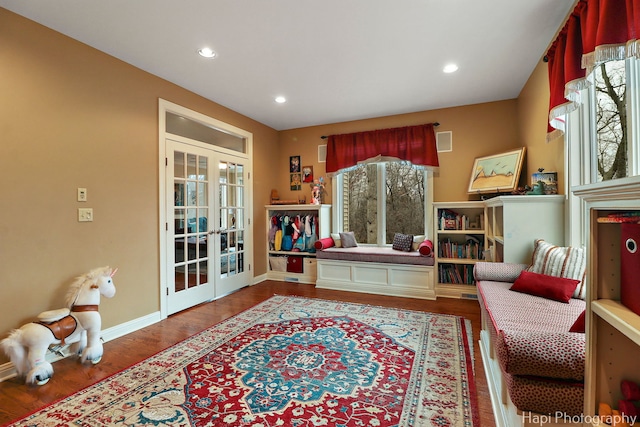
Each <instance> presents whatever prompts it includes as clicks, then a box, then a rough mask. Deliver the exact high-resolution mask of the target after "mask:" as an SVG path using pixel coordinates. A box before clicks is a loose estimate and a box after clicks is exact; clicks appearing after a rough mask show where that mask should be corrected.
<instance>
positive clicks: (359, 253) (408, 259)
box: [316, 246, 434, 266]
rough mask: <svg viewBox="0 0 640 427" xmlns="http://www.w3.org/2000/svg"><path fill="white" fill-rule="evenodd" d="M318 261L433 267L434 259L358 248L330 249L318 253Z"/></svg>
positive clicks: (399, 252)
mask: <svg viewBox="0 0 640 427" xmlns="http://www.w3.org/2000/svg"><path fill="white" fill-rule="evenodd" d="M316 258H317V259H333V260H339V261H355V262H378V263H384V264H408V265H427V266H432V265H433V264H434V259H433V258H432V257H425V256H422V255H420V252H401V251H396V250H393V249H392V248H391V247H380V246H357V247H355V248H347V249H345V248H336V247H330V248H326V249H323V250H320V251H318V252H317V253H316Z"/></svg>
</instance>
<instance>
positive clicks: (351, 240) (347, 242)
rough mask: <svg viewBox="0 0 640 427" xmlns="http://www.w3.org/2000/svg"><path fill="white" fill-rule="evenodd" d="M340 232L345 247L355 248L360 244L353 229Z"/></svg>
mask: <svg viewBox="0 0 640 427" xmlns="http://www.w3.org/2000/svg"><path fill="white" fill-rule="evenodd" d="M339 234H340V241H341V242H342V247H343V248H355V247H357V246H358V243H357V242H356V236H355V234H353V231H348V232H346V233H339ZM336 246H337V245H336Z"/></svg>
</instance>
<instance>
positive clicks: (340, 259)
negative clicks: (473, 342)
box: [316, 246, 436, 299]
mask: <svg viewBox="0 0 640 427" xmlns="http://www.w3.org/2000/svg"><path fill="white" fill-rule="evenodd" d="M317 249H318V250H317V252H316V259H317V267H318V269H317V279H316V287H317V288H321V289H334V290H341V291H351V292H362V293H369V294H378V295H389V296H398V297H409V298H421V299H436V292H435V273H434V266H433V265H434V259H433V257H431V256H423V255H421V254H420V253H419V252H418V251H412V252H402V251H398V250H394V249H392V248H391V247H379V246H357V247H354V248H336V247H328V248H317Z"/></svg>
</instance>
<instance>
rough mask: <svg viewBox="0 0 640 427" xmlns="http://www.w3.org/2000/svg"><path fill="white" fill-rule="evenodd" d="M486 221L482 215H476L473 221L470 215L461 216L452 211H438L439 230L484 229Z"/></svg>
mask: <svg viewBox="0 0 640 427" xmlns="http://www.w3.org/2000/svg"><path fill="white" fill-rule="evenodd" d="M483 227H484V219H483V217H482V215H476V217H475V221H472V220H471V219H470V218H469V216H468V215H466V214H459V213H458V212H455V211H452V210H451V209H439V210H438V229H439V230H476V229H483Z"/></svg>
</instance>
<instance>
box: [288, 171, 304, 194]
mask: <svg viewBox="0 0 640 427" xmlns="http://www.w3.org/2000/svg"><path fill="white" fill-rule="evenodd" d="M289 175H290V177H289V184H290V186H289V187H290V188H291V191H298V190H302V181H301V180H300V172H296V173H292V174H289Z"/></svg>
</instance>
